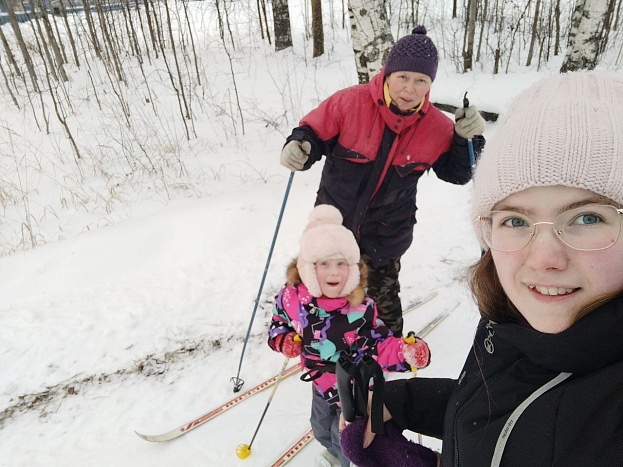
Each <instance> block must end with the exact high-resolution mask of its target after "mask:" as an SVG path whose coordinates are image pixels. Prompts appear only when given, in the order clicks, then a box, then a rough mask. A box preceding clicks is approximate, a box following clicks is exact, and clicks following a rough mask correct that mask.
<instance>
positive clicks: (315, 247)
mask: <svg viewBox="0 0 623 467" xmlns="http://www.w3.org/2000/svg"><path fill="white" fill-rule="evenodd" d="M342 221H343V218H342V214H341V213H340V211H339V210H338V209H337V208H336V207H334V206H331V205H329V204H320V205H318V206H316V207H315V208H314V209H313V210H312V212H311V213H310V215H309V223H308V224H307V226H306V227H305V230H304V231H303V235H301V240H300V250H299V257H298V261H297V263H296V267H297V269H298V271H299V275H300V276H301V280H302V281H303V284H305V286H306V287H307V290H309V293H310V294H311V295H312V296H314V297H320V296H321V295H322V292H321V290H320V285H319V284H318V279H317V277H316V267H315V263H316V262H318V261H323V260H327V259H344V260H345V261H346V263H347V264H348V270H349V271H348V279H347V280H346V284H344V288H343V289H342V292H341V293H340V297H345V296H347V295H348V294H349V293H351V292H352V291H353V290H354V289H355V288H356V287H357V286H358V285H359V278H360V272H359V259H360V252H359V245H357V240H355V236H354V235H353V233H352V232H351V231H350V230H348V229H347V228H346V227H344V226H343V225H342Z"/></svg>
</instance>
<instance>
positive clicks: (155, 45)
mask: <svg viewBox="0 0 623 467" xmlns="http://www.w3.org/2000/svg"><path fill="white" fill-rule="evenodd" d="M144 4H145V16H146V17H147V27H148V28H149V35H150V36H151V44H152V46H153V48H154V54H155V55H156V58H158V50H159V49H158V37H159V36H158V33H157V31H155V30H154V29H155V27H156V26H154V24H153V23H152V20H151V0H145V2H144ZM154 18H155V15H154Z"/></svg>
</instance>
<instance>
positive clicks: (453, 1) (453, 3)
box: [452, 0, 456, 18]
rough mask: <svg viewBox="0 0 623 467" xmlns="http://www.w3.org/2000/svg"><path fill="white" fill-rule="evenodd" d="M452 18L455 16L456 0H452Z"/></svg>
mask: <svg viewBox="0 0 623 467" xmlns="http://www.w3.org/2000/svg"><path fill="white" fill-rule="evenodd" d="M452 18H456V0H452Z"/></svg>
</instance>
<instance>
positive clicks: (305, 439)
mask: <svg viewBox="0 0 623 467" xmlns="http://www.w3.org/2000/svg"><path fill="white" fill-rule="evenodd" d="M312 439H314V432H313V431H312V429H311V428H310V429H309V430H307V431H306V432H305V433H304V434H303V436H301V437H300V438H299V439H297V440H296V441H295V442H294V443H293V444H291V445H290V447H289V448H288V449H287V450H285V451H284V452H283V453H282V454H281V455H280V456H279V457H278V458H277V460H275V462H273V463H272V464H271V465H270V467H281V466H282V465H285V464H287V463H288V462H289V461H290V459H292V458H293V457H294V456H296V455H297V454H298V452H299V451H300V450H301V449H303V448H304V447H305V446H307V444H309V442H310V441H311V440H312Z"/></svg>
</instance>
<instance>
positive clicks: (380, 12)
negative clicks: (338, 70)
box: [348, 0, 394, 83]
mask: <svg viewBox="0 0 623 467" xmlns="http://www.w3.org/2000/svg"><path fill="white" fill-rule="evenodd" d="M348 16H349V18H350V30H351V39H352V41H353V51H354V52H355V65H356V67H357V77H358V78H359V83H367V82H368V81H370V78H371V77H372V76H373V75H375V74H376V73H378V72H379V71H380V70H381V67H382V66H383V63H384V62H385V58H386V57H387V54H388V53H389V51H390V49H391V48H392V46H393V45H394V38H393V36H392V33H391V29H390V25H389V20H388V19H387V13H386V12H385V8H384V7H383V3H382V2H378V1H376V0H349V1H348Z"/></svg>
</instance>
